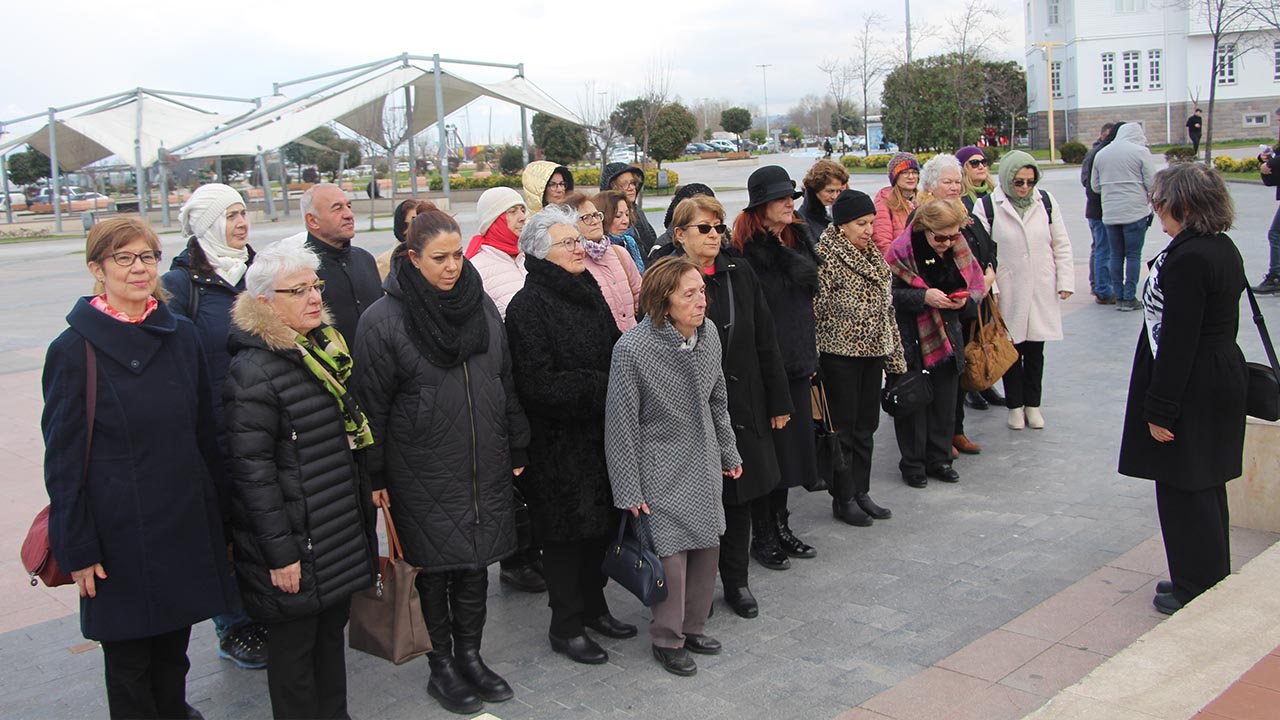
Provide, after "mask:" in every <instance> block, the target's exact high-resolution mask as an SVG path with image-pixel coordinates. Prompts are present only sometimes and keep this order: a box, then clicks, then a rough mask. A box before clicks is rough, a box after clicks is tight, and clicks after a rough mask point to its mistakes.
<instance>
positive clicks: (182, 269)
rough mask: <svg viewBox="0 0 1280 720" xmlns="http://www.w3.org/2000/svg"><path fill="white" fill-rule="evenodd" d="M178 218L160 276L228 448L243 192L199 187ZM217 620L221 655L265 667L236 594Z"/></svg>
mask: <svg viewBox="0 0 1280 720" xmlns="http://www.w3.org/2000/svg"><path fill="white" fill-rule="evenodd" d="M178 220H179V222H181V223H182V233H183V235H185V236H186V237H187V238H188V240H187V248H186V249H185V250H183V251H182V252H181V253H180V254H179V255H178V256H177V257H175V258H174V259H173V263H172V264H171V265H170V266H169V267H170V269H169V272H167V273H165V274H164V276H163V277H162V278H161V282H162V283H163V284H164V288H165V290H168V291H169V294H170V295H171V296H172V299H171V300H170V301H169V303H168V305H169V310H170V311H171V312H173V313H174V314H175V315H181V316H183V317H186V318H187V319H189V320H191V322H193V323H195V326H196V331H197V333H198V334H199V336H200V344H201V346H202V347H203V349H204V355H205V360H206V361H207V362H208V365H209V378H210V380H211V381H212V385H213V399H214V418H215V419H216V420H217V427H218V445H219V447H221V448H222V449H223V452H224V454H225V452H226V444H225V439H224V437H223V416H222V381H223V378H225V377H226V374H227V367H228V365H230V362H231V356H230V355H229V354H228V353H227V336H228V335H229V334H230V332H231V305H232V303H234V302H235V299H236V296H237V295H238V294H240V292H241V291H243V290H244V274H245V271H246V270H248V269H249V264H250V263H252V262H253V248H250V247H249V215H248V211H247V209H246V208H245V203H244V198H242V197H241V196H240V193H239V192H237V191H236V190H235V189H233V188H230V187H228V186H226V185H221V184H216V183H215V184H210V185H201V186H200V187H199V188H198V189H196V191H195V192H194V193H192V194H191V197H190V198H189V199H188V200H187V203H186V204H185V205H183V206H182V211H181V213H179V215H178ZM213 625H214V629H216V630H217V632H218V655H219V656H221V657H224V658H226V659H228V660H230V661H232V662H234V663H235V664H237V665H239V666H240V667H243V668H249V669H254V670H256V669H260V668H264V667H266V665H267V645H266V636H265V635H264V634H263V632H262V628H261V626H260V625H258V624H257V623H255V622H253V621H252V620H250V619H249V616H248V615H246V614H245V612H244V609H243V608H242V607H241V606H240V603H239V597H238V596H237V597H236V604H235V607H233V608H232V611H231V612H229V613H227V614H226V615H219V616H217V617H215V618H214V619H213Z"/></svg>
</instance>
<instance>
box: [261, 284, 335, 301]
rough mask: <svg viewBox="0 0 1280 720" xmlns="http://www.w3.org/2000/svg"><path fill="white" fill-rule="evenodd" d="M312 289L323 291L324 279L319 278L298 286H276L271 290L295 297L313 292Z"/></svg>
mask: <svg viewBox="0 0 1280 720" xmlns="http://www.w3.org/2000/svg"><path fill="white" fill-rule="evenodd" d="M312 290H315V291H316V292H318V293H323V292H324V281H323V280H317V281H315V282H313V283H311V284H310V285H303V286H302V287H296V288H276V289H275V290H272V291H271V292H276V293H280V294H281V295H291V296H293V297H295V298H300V297H302V296H304V295H306V294H307V293H309V292H311V291H312Z"/></svg>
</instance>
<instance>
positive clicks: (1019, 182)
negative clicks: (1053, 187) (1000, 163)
mask: <svg viewBox="0 0 1280 720" xmlns="http://www.w3.org/2000/svg"><path fill="white" fill-rule="evenodd" d="M1035 184H1036V181H1035V180H1021V179H1019V180H1014V181H1013V186H1014V187H1031V186H1032V185H1035Z"/></svg>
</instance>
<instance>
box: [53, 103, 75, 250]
mask: <svg viewBox="0 0 1280 720" xmlns="http://www.w3.org/2000/svg"><path fill="white" fill-rule="evenodd" d="M57 112H58V111H57V110H56V109H55V108H49V176H50V177H51V178H53V194H52V195H50V197H49V199H51V200H53V229H54V231H55V232H59V233H61V232H62V179H61V177H60V176H59V175H58V126H57V122H58V121H57V118H56V117H54V116H55V114H56V113H57ZM70 209H71V207H70V206H68V207H67V210H70Z"/></svg>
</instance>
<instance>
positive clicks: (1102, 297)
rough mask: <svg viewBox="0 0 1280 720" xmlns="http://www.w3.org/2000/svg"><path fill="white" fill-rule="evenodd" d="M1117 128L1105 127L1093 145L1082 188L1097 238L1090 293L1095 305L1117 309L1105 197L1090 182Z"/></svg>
mask: <svg viewBox="0 0 1280 720" xmlns="http://www.w3.org/2000/svg"><path fill="white" fill-rule="evenodd" d="M1117 124H1118V123H1104V124H1103V126H1102V129H1101V130H1100V131H1098V139H1097V140H1094V141H1093V147H1091V148H1089V152H1087V153H1085V156H1084V160H1083V161H1082V162H1081V163H1080V184H1081V185H1083V186H1084V217H1085V219H1086V220H1088V221H1089V234H1090V235H1091V236H1092V238H1093V242H1091V243H1090V245H1089V291H1090V292H1092V293H1093V301H1094V302H1096V303H1098V304H1099V305H1114V304H1115V302H1116V295H1115V293H1114V292H1113V291H1112V288H1111V269H1110V268H1111V263H1110V259H1111V245H1110V241H1109V240H1107V226H1106V224H1104V223H1103V222H1102V196H1101V195H1099V194H1098V193H1096V192H1094V191H1093V188H1092V187H1090V186H1089V178H1090V177H1091V176H1092V174H1093V158H1094V157H1095V156H1096V155H1097V154H1098V151H1099V150H1101V149H1102V148H1104V147H1106V146H1107V144H1108V143H1110V142H1111V140H1112V139H1113V137H1114V136H1113V135H1112V133H1111V131H1112V128H1114V127H1115V126H1116V125H1117Z"/></svg>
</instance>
